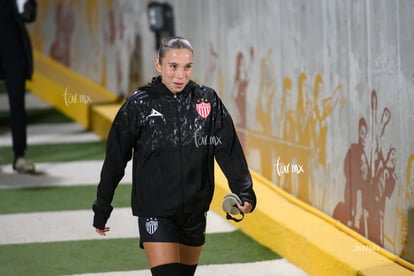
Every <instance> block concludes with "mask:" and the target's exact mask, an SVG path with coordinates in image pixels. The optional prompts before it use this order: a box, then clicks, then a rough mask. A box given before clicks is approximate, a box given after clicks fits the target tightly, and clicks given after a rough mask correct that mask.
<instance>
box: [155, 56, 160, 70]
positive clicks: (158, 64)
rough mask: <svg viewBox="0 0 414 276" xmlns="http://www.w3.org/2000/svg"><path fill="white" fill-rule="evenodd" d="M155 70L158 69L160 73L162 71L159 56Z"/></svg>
mask: <svg viewBox="0 0 414 276" xmlns="http://www.w3.org/2000/svg"><path fill="white" fill-rule="evenodd" d="M155 70H157V72H158V73H161V64H160V60H159V59H158V58H157V59H155Z"/></svg>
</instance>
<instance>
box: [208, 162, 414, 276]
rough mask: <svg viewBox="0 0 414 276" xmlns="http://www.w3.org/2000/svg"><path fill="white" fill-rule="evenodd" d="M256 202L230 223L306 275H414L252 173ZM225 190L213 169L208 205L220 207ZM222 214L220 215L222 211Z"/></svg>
mask: <svg viewBox="0 0 414 276" xmlns="http://www.w3.org/2000/svg"><path fill="white" fill-rule="evenodd" d="M252 176H253V180H254V185H255V186H254V187H255V191H256V194H257V198H258V205H257V206H256V210H255V211H254V213H253V214H251V215H247V216H246V217H245V219H244V220H243V221H242V222H241V223H233V224H234V225H235V226H237V227H239V228H241V229H242V230H243V231H244V232H245V233H246V234H248V235H250V236H251V237H252V238H253V239H255V240H256V241H258V242H259V243H261V244H263V245H264V246H267V247H269V248H270V249H271V250H273V251H275V252H277V253H278V254H280V255H281V256H283V257H285V258H286V259H288V260H289V261H291V262H292V263H294V264H295V265H297V266H299V267H301V268H302V269H303V270H305V271H306V272H308V273H309V274H310V275H414V265H412V264H410V263H408V262H406V261H404V260H402V259H401V258H399V257H397V256H395V255H393V254H391V253H389V252H388V251H385V250H384V249H382V248H380V247H378V246H376V245H375V244H374V243H372V242H370V241H369V240H367V239H365V238H363V237H361V236H359V235H358V234H356V233H355V232H353V231H352V230H350V229H349V228H346V227H345V226H343V225H342V224H341V223H339V222H338V221H336V220H334V219H332V218H331V217H329V216H327V215H325V214H323V213H322V212H320V211H319V210H317V209H315V208H313V207H311V206H309V205H307V204H305V203H303V202H302V201H300V200H298V199H296V198H295V197H293V196H291V195H290V194H288V193H286V192H285V191H283V190H281V189H279V188H278V187H276V186H275V185H273V184H272V183H271V182H270V181H268V180H266V179H265V178H263V177H262V176H260V175H258V174H256V173H254V172H252ZM228 192H229V188H228V185H227V180H226V179H225V177H224V175H223V173H222V172H221V170H220V169H219V168H218V167H217V168H216V192H215V196H214V199H213V204H212V209H213V210H214V211H216V212H217V213H219V214H220V213H221V214H223V211H221V200H222V199H223V197H224V195H225V194H226V193H228ZM223 215H224V214H223Z"/></svg>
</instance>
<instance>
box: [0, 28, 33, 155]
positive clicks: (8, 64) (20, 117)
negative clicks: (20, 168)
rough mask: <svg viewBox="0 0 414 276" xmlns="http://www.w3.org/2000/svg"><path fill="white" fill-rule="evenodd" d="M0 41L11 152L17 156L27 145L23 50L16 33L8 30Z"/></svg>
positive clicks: (0, 60) (0, 57)
mask: <svg viewBox="0 0 414 276" xmlns="http://www.w3.org/2000/svg"><path fill="white" fill-rule="evenodd" d="M0 42H1V43H0V66H1V70H2V72H3V78H4V81H5V84H6V89H7V93H8V96H9V106H10V127H11V132H12V141H13V152H14V156H15V158H18V157H23V156H24V153H25V150H26V147H27V142H26V139H27V138H26V137H27V133H26V125H27V119H26V116H27V115H26V107H25V90H26V89H25V61H24V51H23V47H22V45H21V43H19V42H20V37H19V36H18V34H17V33H14V32H13V33H11V32H9V33H8V34H6V35H5V36H3V37H2V38H1V39H0Z"/></svg>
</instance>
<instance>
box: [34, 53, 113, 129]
mask: <svg viewBox="0 0 414 276" xmlns="http://www.w3.org/2000/svg"><path fill="white" fill-rule="evenodd" d="M33 58H34V64H35V68H34V69H35V71H34V74H33V79H32V80H31V81H28V82H27V88H28V89H29V90H30V91H31V92H32V93H33V94H35V95H36V96H37V97H39V98H40V99H42V100H44V101H45V102H48V103H49V104H51V105H52V106H53V107H55V108H56V109H57V110H59V111H60V112H62V113H63V114H65V115H66V116H68V117H69V118H71V119H73V120H75V121H77V122H78V123H80V124H81V125H83V126H84V127H85V128H90V123H91V122H90V116H89V115H90V108H91V106H93V105H100V104H109V103H116V102H118V101H119V98H118V96H116V95H115V94H113V93H111V92H110V91H108V90H106V89H105V88H104V87H102V86H101V85H99V84H97V83H95V82H93V81H91V80H89V79H88V78H86V77H84V76H82V75H81V74H78V73H76V72H74V71H72V70H70V69H69V68H67V67H65V66H64V65H62V64H60V63H58V62H56V61H55V60H53V59H52V58H50V57H48V56H45V55H43V54H42V53H40V52H39V51H36V50H35V51H34V52H33Z"/></svg>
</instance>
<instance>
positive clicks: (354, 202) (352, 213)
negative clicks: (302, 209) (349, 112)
mask: <svg viewBox="0 0 414 276" xmlns="http://www.w3.org/2000/svg"><path fill="white" fill-rule="evenodd" d="M377 109H378V101H377V93H376V92H375V91H372V93H371V125H370V129H369V128H368V126H367V122H366V119H365V118H361V119H360V120H359V126H358V134H359V135H358V143H356V144H352V145H351V147H350V149H349V151H348V153H347V155H346V157H345V160H344V174H345V178H346V183H345V191H344V200H343V201H342V202H339V203H338V204H337V205H336V208H335V210H334V212H333V217H334V218H336V219H338V220H340V221H341V222H342V223H343V224H345V225H347V226H348V227H350V228H352V229H354V230H355V231H357V232H358V233H360V234H361V235H363V236H365V237H367V238H368V239H370V240H371V241H373V242H375V243H377V244H378V245H380V246H384V212H385V201H386V198H390V197H391V195H392V193H393V191H394V188H395V184H396V181H397V176H396V173H395V169H396V168H395V167H396V164H397V150H396V148H394V147H392V146H391V145H390V146H388V147H387V148H386V147H385V145H384V142H383V136H384V134H385V130H386V128H387V125H388V124H389V122H390V120H391V112H390V110H389V109H388V108H384V110H383V113H382V115H381V120H380V121H378V120H377ZM368 131H369V132H370V133H369V134H368Z"/></svg>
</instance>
